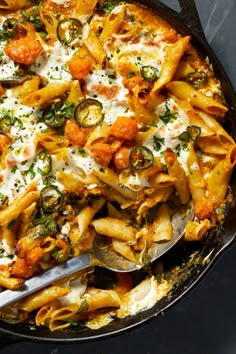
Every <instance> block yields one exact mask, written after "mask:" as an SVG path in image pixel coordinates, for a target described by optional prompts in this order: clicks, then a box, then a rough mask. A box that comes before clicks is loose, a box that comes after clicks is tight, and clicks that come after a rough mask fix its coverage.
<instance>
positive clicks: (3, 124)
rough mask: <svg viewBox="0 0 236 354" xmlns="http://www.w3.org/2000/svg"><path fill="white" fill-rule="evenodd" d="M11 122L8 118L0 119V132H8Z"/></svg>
mask: <svg viewBox="0 0 236 354" xmlns="http://www.w3.org/2000/svg"><path fill="white" fill-rule="evenodd" d="M11 125H12V121H11V118H10V117H3V118H1V119H0V131H2V132H9V130H10V129H11Z"/></svg>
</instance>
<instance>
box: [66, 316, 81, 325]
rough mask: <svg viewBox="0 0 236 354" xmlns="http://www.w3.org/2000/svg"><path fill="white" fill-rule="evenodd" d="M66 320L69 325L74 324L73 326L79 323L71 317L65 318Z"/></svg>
mask: <svg viewBox="0 0 236 354" xmlns="http://www.w3.org/2000/svg"><path fill="white" fill-rule="evenodd" d="M66 321H67V322H68V323H69V324H70V325H71V326H74V327H77V326H78V325H79V324H78V322H76V321H75V320H73V319H72V318H67V319H66Z"/></svg>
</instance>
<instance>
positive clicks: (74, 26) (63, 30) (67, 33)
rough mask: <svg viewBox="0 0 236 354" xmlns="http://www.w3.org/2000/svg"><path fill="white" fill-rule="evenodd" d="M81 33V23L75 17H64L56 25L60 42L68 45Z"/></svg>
mask: <svg viewBox="0 0 236 354" xmlns="http://www.w3.org/2000/svg"><path fill="white" fill-rule="evenodd" d="M81 33H82V24H81V23H80V21H79V20H77V19H76V18H66V19H64V20H61V21H60V22H59V23H58V25H57V37H58V39H59V41H60V42H61V43H62V44H65V45H69V44H70V43H71V42H73V41H74V40H75V39H76V38H77V37H78V36H79V35H81Z"/></svg>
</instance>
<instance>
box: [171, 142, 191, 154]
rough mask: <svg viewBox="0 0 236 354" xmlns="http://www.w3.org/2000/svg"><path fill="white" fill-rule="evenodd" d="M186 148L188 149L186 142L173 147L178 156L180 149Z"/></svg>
mask: <svg viewBox="0 0 236 354" xmlns="http://www.w3.org/2000/svg"><path fill="white" fill-rule="evenodd" d="M187 149H188V144H186V143H184V144H178V145H177V146H176V147H175V149H174V151H175V153H176V155H177V156H180V152H181V150H185V151H186V150H187Z"/></svg>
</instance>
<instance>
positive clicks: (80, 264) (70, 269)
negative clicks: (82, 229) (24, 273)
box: [0, 254, 91, 308]
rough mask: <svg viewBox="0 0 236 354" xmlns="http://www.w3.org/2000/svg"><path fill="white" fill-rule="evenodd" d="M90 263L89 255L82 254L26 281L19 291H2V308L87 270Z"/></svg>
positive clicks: (0, 296)
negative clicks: (79, 271) (53, 283)
mask: <svg viewBox="0 0 236 354" xmlns="http://www.w3.org/2000/svg"><path fill="white" fill-rule="evenodd" d="M90 263H91V256H90V255H89V254H82V255H80V256H78V257H74V258H71V259H69V260H68V261H66V262H65V263H62V264H59V265H57V266H55V267H53V268H51V269H49V270H47V271H46V272H44V273H43V274H39V275H36V276H34V277H33V278H31V279H29V280H26V281H25V283H24V284H23V287H20V288H19V289H16V290H4V291H2V292H1V293H0V308H2V307H4V306H7V305H10V304H12V303H13V302H15V301H18V300H20V299H22V298H24V297H26V296H28V295H30V294H32V293H34V292H35V291H37V290H40V289H42V288H44V287H45V286H48V285H50V284H51V283H52V282H55V281H57V280H60V279H62V278H64V277H66V276H68V275H71V274H73V273H74V272H76V271H78V270H82V269H84V268H87V267H88V266H89V265H90Z"/></svg>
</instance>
